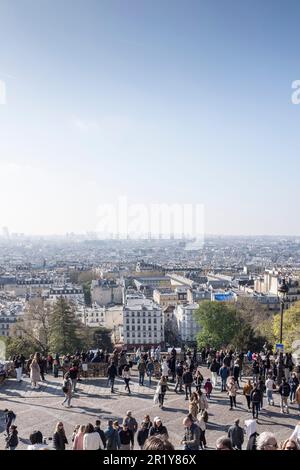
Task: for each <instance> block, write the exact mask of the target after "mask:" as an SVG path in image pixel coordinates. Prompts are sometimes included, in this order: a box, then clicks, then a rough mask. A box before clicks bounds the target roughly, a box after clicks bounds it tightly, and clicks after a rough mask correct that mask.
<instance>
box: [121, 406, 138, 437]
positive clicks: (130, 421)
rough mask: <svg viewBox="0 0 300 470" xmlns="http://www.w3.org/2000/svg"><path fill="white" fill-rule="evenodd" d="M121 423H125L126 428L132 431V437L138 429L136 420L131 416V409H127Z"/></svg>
mask: <svg viewBox="0 0 300 470" xmlns="http://www.w3.org/2000/svg"><path fill="white" fill-rule="evenodd" d="M123 424H126V426H127V427H128V429H129V430H130V431H131V432H132V434H133V437H134V435H135V433H136V432H137V429H138V423H137V420H136V419H135V418H134V417H133V416H132V411H130V410H128V411H127V413H126V416H125V418H124V419H123Z"/></svg>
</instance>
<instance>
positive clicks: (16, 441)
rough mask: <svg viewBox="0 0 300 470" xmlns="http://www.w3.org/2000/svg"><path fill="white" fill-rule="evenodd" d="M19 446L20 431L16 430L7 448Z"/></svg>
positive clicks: (10, 437)
mask: <svg viewBox="0 0 300 470" xmlns="http://www.w3.org/2000/svg"><path fill="white" fill-rule="evenodd" d="M18 444H19V439H18V431H17V430H16V429H15V430H14V431H13V432H12V433H11V435H10V436H9V438H8V440H7V447H17V445H18Z"/></svg>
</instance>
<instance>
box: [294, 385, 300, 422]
mask: <svg viewBox="0 0 300 470" xmlns="http://www.w3.org/2000/svg"><path fill="white" fill-rule="evenodd" d="M295 402H296V403H297V405H298V407H299V416H300V384H299V385H298V387H297V390H296V394H295Z"/></svg>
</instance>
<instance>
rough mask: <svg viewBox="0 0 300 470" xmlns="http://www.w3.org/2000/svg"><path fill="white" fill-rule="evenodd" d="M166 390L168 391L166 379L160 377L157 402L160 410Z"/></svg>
mask: <svg viewBox="0 0 300 470" xmlns="http://www.w3.org/2000/svg"><path fill="white" fill-rule="evenodd" d="M167 390H169V388H168V382H167V378H166V377H164V376H162V378H161V379H160V381H159V383H158V402H159V407H160V408H163V406H164V401H165V395H166V392H167Z"/></svg>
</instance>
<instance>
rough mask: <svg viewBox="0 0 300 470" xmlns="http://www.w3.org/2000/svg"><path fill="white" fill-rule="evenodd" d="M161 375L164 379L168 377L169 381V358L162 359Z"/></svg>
mask: <svg viewBox="0 0 300 470" xmlns="http://www.w3.org/2000/svg"><path fill="white" fill-rule="evenodd" d="M161 375H162V377H166V379H167V381H168V376H169V365H168V361H167V358H166V357H165V356H163V358H162V364H161Z"/></svg>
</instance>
